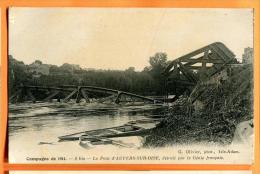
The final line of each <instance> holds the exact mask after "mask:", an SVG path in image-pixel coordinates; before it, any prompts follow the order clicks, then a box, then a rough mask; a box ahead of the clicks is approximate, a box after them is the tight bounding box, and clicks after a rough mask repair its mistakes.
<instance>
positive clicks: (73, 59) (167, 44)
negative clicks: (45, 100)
mask: <svg viewBox="0 0 260 174" xmlns="http://www.w3.org/2000/svg"><path fill="white" fill-rule="evenodd" d="M9 39H10V40H9V41H10V42H9V43H10V45H9V54H11V55H13V56H14V57H15V58H16V59H18V60H22V61H24V62H25V63H27V64H29V63H32V62H33V61H34V60H35V59H39V60H41V61H43V62H44V63H48V64H55V65H61V64H63V63H72V64H79V65H80V66H81V67H83V68H97V69H122V70H123V69H126V68H128V67H130V66H133V67H135V68H136V70H142V69H143V68H144V67H145V66H147V65H149V62H148V60H149V57H150V56H152V55H154V54H155V53H156V52H166V53H167V54H168V57H169V60H173V59H175V58H178V57H179V56H182V55H184V54H187V53H189V52H191V51H193V50H195V49H198V48H200V47H203V46H205V45H208V44H210V43H212V42H216V41H218V42H223V43H224V44H225V45H226V46H227V47H228V48H230V49H231V50H232V51H233V52H234V53H235V55H236V56H237V57H239V58H241V56H242V53H243V50H244V48H245V47H253V11H252V10H251V9H176V8H164V9H163V8H153V9H152V8H128V9H127V8H12V9H11V10H10V13H9Z"/></svg>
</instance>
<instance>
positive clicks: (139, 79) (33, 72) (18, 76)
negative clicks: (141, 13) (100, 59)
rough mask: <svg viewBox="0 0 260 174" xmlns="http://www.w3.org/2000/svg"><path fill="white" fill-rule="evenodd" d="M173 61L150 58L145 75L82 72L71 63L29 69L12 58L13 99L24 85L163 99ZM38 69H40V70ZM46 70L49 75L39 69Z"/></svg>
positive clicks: (164, 56) (161, 56)
mask: <svg viewBox="0 0 260 174" xmlns="http://www.w3.org/2000/svg"><path fill="white" fill-rule="evenodd" d="M168 63H169V61H168V60H167V54H166V53H162V52H159V53H156V54H155V55H154V56H151V57H150V58H149V64H150V65H149V66H147V67H145V68H144V69H143V70H142V71H135V68H134V67H129V68H128V69H126V70H95V69H90V70H88V69H82V68H81V67H80V66H79V65H71V64H68V63H65V64H63V65H62V66H56V65H48V64H43V63H42V62H41V61H39V60H36V61H35V62H34V63H33V64H30V65H26V64H25V63H24V62H22V61H18V60H16V59H15V58H13V57H12V56H9V57H8V89H9V95H11V94H12V93H14V92H15V91H16V89H17V87H19V86H21V85H40V86H60V85H81V86H98V87H105V88H112V89H117V90H122V91H127V92H132V93H136V94H139V95H162V94H163V93H164V76H163V75H162V72H163V71H164V69H165V67H166V66H167V64H168ZM36 65H37V66H36ZM43 67H46V69H47V71H48V73H41V72H39V71H37V69H39V68H42V69H43Z"/></svg>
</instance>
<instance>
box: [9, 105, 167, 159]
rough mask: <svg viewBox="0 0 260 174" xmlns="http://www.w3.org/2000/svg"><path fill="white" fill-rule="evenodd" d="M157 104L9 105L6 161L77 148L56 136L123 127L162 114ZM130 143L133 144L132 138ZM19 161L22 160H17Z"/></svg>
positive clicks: (160, 107) (74, 143)
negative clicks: (59, 140)
mask: <svg viewBox="0 0 260 174" xmlns="http://www.w3.org/2000/svg"><path fill="white" fill-rule="evenodd" d="M163 110H164V108H163V107H162V106H161V105H149V104H142V105H116V104H100V103H80V104H77V103H74V102H71V103H58V102H54V103H35V104H33V103H20V104H10V105H9V116H8V117H9V121H8V125H9V128H8V129H9V159H10V161H11V162H12V161H20V160H22V161H24V159H26V157H27V156H31V155H33V156H41V154H42V153H43V152H44V154H46V153H47V154H53V151H55V152H58V151H59V150H60V149H63V152H64V151H69V150H71V148H73V149H74V150H76V149H78V148H79V145H78V142H77V143H76V142H62V143H60V142H58V137H59V136H63V135H67V134H72V133H76V132H81V131H87V130H93V129H101V128H108V127H114V126H120V125H123V124H125V123H127V122H129V121H133V120H139V119H145V118H149V117H151V116H154V115H158V114H163V113H164V111H163ZM131 141H133V142H134V141H135V140H134V139H133V140H131ZM20 158H22V159H20Z"/></svg>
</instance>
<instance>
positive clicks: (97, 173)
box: [9, 171, 252, 174]
mask: <svg viewBox="0 0 260 174" xmlns="http://www.w3.org/2000/svg"><path fill="white" fill-rule="evenodd" d="M90 173H91V174H136V173H140V174H252V172H251V171H10V172H9V174H90Z"/></svg>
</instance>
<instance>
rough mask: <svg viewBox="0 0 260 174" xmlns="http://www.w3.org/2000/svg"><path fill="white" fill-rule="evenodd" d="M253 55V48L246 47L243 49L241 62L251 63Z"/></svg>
mask: <svg viewBox="0 0 260 174" xmlns="http://www.w3.org/2000/svg"><path fill="white" fill-rule="evenodd" d="M253 57H254V49H253V48H250V47H247V48H245V49H244V54H243V55H242V63H243V64H252V63H253Z"/></svg>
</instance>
